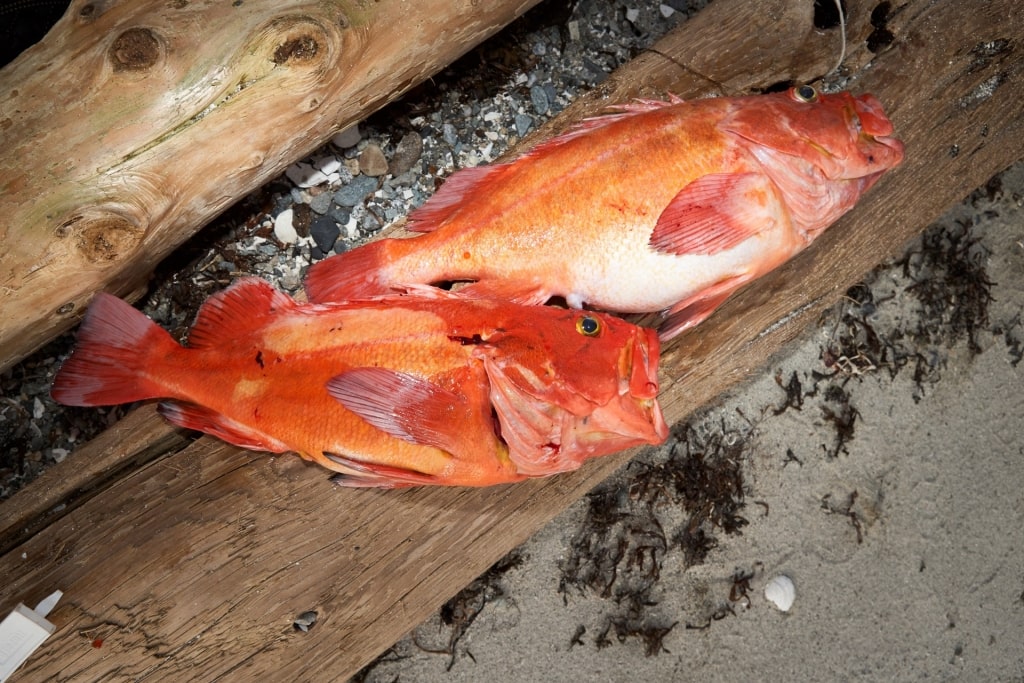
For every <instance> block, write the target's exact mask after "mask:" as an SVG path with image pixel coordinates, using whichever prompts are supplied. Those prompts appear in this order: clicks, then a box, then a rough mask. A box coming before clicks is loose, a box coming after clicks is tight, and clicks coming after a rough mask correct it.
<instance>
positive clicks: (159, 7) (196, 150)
mask: <svg viewBox="0 0 1024 683" xmlns="http://www.w3.org/2000/svg"><path fill="white" fill-rule="evenodd" d="M536 2H537V0H501V1H499V2H487V3H477V2H475V1H473V2H471V1H469V0H467V1H465V2H463V1H459V2H451V1H450V0H416V2H405V1H404V0H375V1H373V2H365V1H363V0H331V1H329V2H320V1H317V2H314V1H312V0H287V1H284V2H282V1H281V0H246V1H245V2H211V1H209V0H200V1H198V2H197V1H193V2H167V1H166V0H142V1H139V2H92V1H91V0H75V1H74V2H72V3H71V6H70V8H69V9H68V11H67V13H66V14H65V15H64V17H63V18H62V19H61V20H60V22H59V23H58V24H57V25H56V26H55V27H54V28H53V30H51V31H50V33H49V34H47V36H46V37H45V38H44V39H43V40H42V41H41V42H40V43H39V44H37V45H35V46H33V47H32V48H30V49H29V50H27V51H26V52H25V53H23V54H22V55H21V56H20V57H19V58H18V59H16V60H15V61H14V62H12V63H11V64H9V65H7V66H6V67H5V68H4V69H3V70H2V71H0V93H2V95H0V150H2V151H0V245H2V249H0V370H2V369H4V368H6V367H8V366H10V365H11V364H13V363H15V362H16V361H18V360H19V359H21V358H23V357H24V356H25V355H27V354H28V353H30V352H32V351H34V350H35V349H36V348H38V347H39V346H40V345H42V344H43V343H44V342H46V341H48V340H49V339H51V338H52V337H54V336H55V335H56V334H58V333H59V332H62V331H64V330H66V329H68V328H69V327H71V325H73V324H74V323H75V322H77V320H78V319H79V318H80V316H81V314H82V312H83V311H84V310H85V307H86V304H88V302H89V300H90V299H91V298H92V295H93V293H94V292H95V291H96V290H98V289H106V290H109V291H112V292H115V293H118V294H122V295H132V294H133V293H136V294H137V293H138V292H140V291H141V288H142V287H143V286H144V285H145V282H146V279H147V278H148V276H149V274H150V273H151V272H152V270H153V268H154V267H155V266H156V264H157V263H159V262H160V260H161V259H163V258H164V257H165V256H166V255H167V254H168V253H170V252H171V251H172V250H173V249H174V248H175V247H177V246H178V245H180V244H181V243H182V242H184V241H185V240H186V239H188V238H189V237H190V236H191V235H192V234H193V233H195V231H196V230H198V229H199V228H200V227H202V226H203V225H204V224H206V223H207V222H209V220H210V219H211V218H213V217H214V216H216V215H217V214H218V213H220V212H221V211H222V210H223V209H225V208H226V207H228V206H229V205H231V204H233V203H234V202H236V201H237V200H238V199H240V198H241V197H243V196H245V194H246V193H247V192H249V191H251V190H252V189H254V188H256V187H259V186H260V185H262V184H263V183H265V182H267V181H268V180H270V179H271V178H273V177H274V176H275V175H277V174H279V173H280V172H281V171H282V170H283V169H284V168H285V167H286V166H287V165H288V164H289V163H291V162H293V161H294V160H295V159H297V158H299V157H301V156H302V155H303V154H305V153H307V152H309V151H310V150H312V149H313V148H315V147H317V146H318V145H320V144H321V143H323V142H325V141H326V140H327V139H328V137H330V135H331V134H332V133H333V132H335V131H337V130H338V129H339V128H342V127H344V126H346V125H348V124H351V123H354V122H356V121H359V120H361V119H363V118H365V117H366V116H367V115H368V114H369V113H370V112H372V111H374V110H376V109H378V108H379V107H381V106H383V105H384V104H385V103H386V102H388V101H390V100H392V99H394V98H396V97H398V96H399V95H400V94H401V93H403V92H405V91H406V90H408V89H409V88H411V87H412V86H414V85H416V84H417V83H419V82H421V81H423V80H424V79H426V78H427V77H429V76H430V75H432V74H433V73H435V72H437V71H438V70H440V69H441V68H442V67H444V66H446V65H447V64H449V63H451V62H452V61H454V60H455V59H456V58H457V57H458V56H459V55H461V54H463V53H464V52H466V51H467V50H469V49H470V48H471V47H473V46H474V45H476V44H478V43H479V42H481V41H482V40H483V39H484V38H486V37H487V36H489V35H491V34H492V33H494V32H496V31H497V30H498V29H500V28H501V27H502V26H504V25H505V24H507V23H509V22H510V21H511V20H512V19H514V18H515V17H517V16H519V15H520V14H522V13H523V12H524V11H526V9H527V8H529V7H531V6H532V5H534V4H536Z"/></svg>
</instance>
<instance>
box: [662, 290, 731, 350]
mask: <svg viewBox="0 0 1024 683" xmlns="http://www.w3.org/2000/svg"><path fill="white" fill-rule="evenodd" d="M749 279H750V278H749V277H742V276H740V277H732V278H728V279H726V280H722V281H721V282H719V283H717V284H715V285H712V286H711V287H709V288H708V289H706V290H704V291H703V292H701V293H699V294H697V295H696V296H693V297H690V298H689V299H683V300H682V301H680V302H679V303H677V304H676V305H675V306H673V307H672V308H670V309H669V312H668V315H667V316H666V317H665V320H664V322H662V324H661V325H660V326H659V327H658V339H659V341H661V342H662V343H665V342H667V341H669V340H670V339H672V338H674V337H677V336H679V335H680V334H682V333H683V332H685V331H686V330H688V329H690V328H691V327H695V326H696V325H699V324H700V323H702V322H704V320H705V319H707V317H708V316H710V315H711V314H712V313H714V312H715V310H716V309H717V308H718V307H719V306H721V305H722V303H724V302H725V300H726V299H728V298H729V297H730V296H731V295H732V293H733V292H735V291H736V290H737V289H739V288H740V287H741V286H742V285H743V284H744V283H745V282H747V280H749Z"/></svg>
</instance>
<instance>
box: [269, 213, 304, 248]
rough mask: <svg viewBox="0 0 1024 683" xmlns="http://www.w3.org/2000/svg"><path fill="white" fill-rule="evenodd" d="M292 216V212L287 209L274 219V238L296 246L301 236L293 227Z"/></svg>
mask: <svg viewBox="0 0 1024 683" xmlns="http://www.w3.org/2000/svg"><path fill="white" fill-rule="evenodd" d="M292 216H293V212H292V210H291V209H285V210H284V211H282V212H281V213H279V214H278V215H277V218H275V219H274V236H275V237H277V239H278V240H280V241H281V242H282V243H284V244H294V243H295V241H296V240H297V239H299V234H298V233H297V232H295V226H294V225H292Z"/></svg>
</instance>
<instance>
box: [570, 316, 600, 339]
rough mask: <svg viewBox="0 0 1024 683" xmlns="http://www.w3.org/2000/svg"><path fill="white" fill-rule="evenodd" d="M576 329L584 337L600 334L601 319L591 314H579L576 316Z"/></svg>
mask: <svg viewBox="0 0 1024 683" xmlns="http://www.w3.org/2000/svg"><path fill="white" fill-rule="evenodd" d="M576 331H577V332H579V333H580V334H582V335H583V336H584V337H596V336H597V335H599V334H601V321H600V320H598V319H597V318H595V317H594V316H592V315H581V316H580V317H578V318H576Z"/></svg>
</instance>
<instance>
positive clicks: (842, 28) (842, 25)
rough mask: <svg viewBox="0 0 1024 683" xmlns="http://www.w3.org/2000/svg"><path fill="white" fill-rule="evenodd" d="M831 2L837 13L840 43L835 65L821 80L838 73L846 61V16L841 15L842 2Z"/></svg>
mask: <svg viewBox="0 0 1024 683" xmlns="http://www.w3.org/2000/svg"><path fill="white" fill-rule="evenodd" d="M833 2H835V5H836V11H837V12H839V37H840V39H841V41H842V42H841V43H840V44H839V45H840V46H839V60H838V61H837V62H836V65H835V66H834V67H832V69H831V70H830V71H829V72H828V73H826V74H825V76H822V78H825V77H826V76H829V75H831V74H833V73H835V72H836V71H838V70H839V67H840V66H842V65H843V60H844V59H846V15H844V14H843V3H842V0H833Z"/></svg>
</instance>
